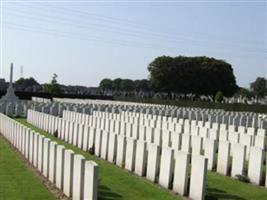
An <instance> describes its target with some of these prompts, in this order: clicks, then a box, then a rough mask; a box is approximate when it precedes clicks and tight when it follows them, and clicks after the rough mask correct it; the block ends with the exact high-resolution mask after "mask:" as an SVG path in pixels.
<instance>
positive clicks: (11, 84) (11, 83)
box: [9, 63, 13, 87]
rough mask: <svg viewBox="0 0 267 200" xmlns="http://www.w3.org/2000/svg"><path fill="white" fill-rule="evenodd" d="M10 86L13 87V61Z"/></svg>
mask: <svg viewBox="0 0 267 200" xmlns="http://www.w3.org/2000/svg"><path fill="white" fill-rule="evenodd" d="M9 87H13V63H11V66H10V79H9Z"/></svg>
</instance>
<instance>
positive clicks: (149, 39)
mask: <svg viewBox="0 0 267 200" xmlns="http://www.w3.org/2000/svg"><path fill="white" fill-rule="evenodd" d="M1 14H2V29H1V30H2V41H1V46H2V62H1V63H2V66H3V67H2V70H1V71H2V74H1V75H0V76H3V77H5V78H7V77H8V74H9V72H8V70H9V65H10V63H11V62H14V65H15V71H14V73H15V74H14V77H15V79H17V78H19V75H20V66H21V65H23V68H24V77H29V76H32V77H34V78H36V79H37V80H38V81H39V82H41V83H44V82H48V81H50V79H51V77H52V74H53V73H57V74H58V81H59V82H60V83H63V84H70V85H86V86H97V85H98V84H99V82H100V80H101V79H103V78H106V77H109V78H117V77H121V78H131V79H142V78H147V77H148V71H147V66H148V64H149V63H150V62H151V61H152V60H153V59H154V58H156V57H157V56H161V55H170V56H177V55H185V56H202V55H205V56H210V57H215V58H218V59H223V60H226V61H227V62H229V63H230V64H232V66H233V69H234V73H235V76H236V78H237V83H238V84H239V85H240V86H245V87H248V85H249V83H250V82H252V81H253V80H255V78H256V77H257V76H262V77H267V64H266V61H267V53H266V51H267V48H266V38H267V33H266V1H235V2H233V1H168V2H166V1H161V2H160V1H158V2H155V1H128V2H126V1H124V2H123V1H93V2H92V1H91V2H88V1H87V2H86V1H72V2H71V1H7V0H5V1H2V12H1Z"/></svg>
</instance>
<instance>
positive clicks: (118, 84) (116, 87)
mask: <svg viewBox="0 0 267 200" xmlns="http://www.w3.org/2000/svg"><path fill="white" fill-rule="evenodd" d="M121 81H122V79H121V78H116V79H114V80H113V81H112V87H113V89H114V90H116V91H119V90H121Z"/></svg>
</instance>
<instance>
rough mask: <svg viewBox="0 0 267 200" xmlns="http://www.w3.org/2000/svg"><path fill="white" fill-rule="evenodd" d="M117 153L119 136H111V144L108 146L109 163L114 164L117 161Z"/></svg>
mask: <svg viewBox="0 0 267 200" xmlns="http://www.w3.org/2000/svg"><path fill="white" fill-rule="evenodd" d="M116 151H117V134H115V133H110V134H109V144H108V161H109V162H111V163H114V162H115V160H116Z"/></svg>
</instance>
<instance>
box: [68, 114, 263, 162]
mask: <svg viewBox="0 0 267 200" xmlns="http://www.w3.org/2000/svg"><path fill="white" fill-rule="evenodd" d="M113 116H114V115H109V114H107V115H103V114H102V112H101V113H99V112H94V115H86V114H83V113H76V112H72V111H66V110H64V111H63V119H67V120H69V121H75V122H78V123H82V124H88V125H90V126H93V127H95V128H101V129H103V130H106V131H111V132H115V133H118V134H122V135H126V136H127V137H132V138H134V139H141V140H145V141H148V142H151V143H152V142H153V143H156V144H157V145H160V146H166V147H170V146H171V147H173V148H174V149H177V150H180V149H183V151H186V152H188V150H190V148H191V147H194V145H191V144H190V146H189V147H186V148H183V146H184V145H183V142H182V141H183V140H186V141H187V140H188V139H187V138H188V137H190V138H189V140H190V139H192V141H193V140H194V139H196V140H200V143H201V144H200V145H201V147H202V148H201V151H203V150H204V143H205V141H206V140H207V139H209V140H215V141H228V142H230V143H231V144H232V145H233V144H236V143H237V144H241V145H245V146H246V148H247V151H246V157H245V158H246V160H248V159H249V153H250V147H258V148H261V149H265V139H266V137H265V130H264V129H258V134H257V135H256V136H254V135H250V134H246V133H238V132H234V131H232V130H227V129H226V128H225V126H217V128H215V127H214V128H207V127H203V126H196V125H190V124H188V123H184V124H182V123H180V122H178V123H176V124H175V123H173V125H174V126H173V127H175V128H171V127H167V126H157V124H160V123H161V122H160V121H159V123H156V122H157V121H155V123H150V122H151V121H150V120H146V119H144V120H141V122H140V121H139V120H134V119H132V120H129V118H128V117H127V119H128V120H124V119H125V118H124V117H114V118H112V117H113ZM217 125H218V124H217ZM160 127H162V128H160ZM218 127H220V128H218ZM163 132H164V137H163ZM188 135H189V136H188ZM201 138H202V139H201ZM173 140H176V142H173ZM216 150H217V148H216ZM232 152H233V151H232V149H231V155H232Z"/></svg>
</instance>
